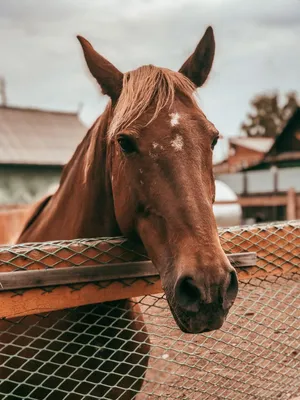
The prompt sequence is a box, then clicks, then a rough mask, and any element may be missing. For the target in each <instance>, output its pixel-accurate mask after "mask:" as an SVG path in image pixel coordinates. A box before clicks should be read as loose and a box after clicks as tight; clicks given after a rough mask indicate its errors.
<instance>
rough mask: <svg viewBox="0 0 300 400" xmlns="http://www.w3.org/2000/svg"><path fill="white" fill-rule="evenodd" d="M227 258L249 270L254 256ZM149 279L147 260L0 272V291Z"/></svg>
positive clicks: (154, 273)
mask: <svg viewBox="0 0 300 400" xmlns="http://www.w3.org/2000/svg"><path fill="white" fill-rule="evenodd" d="M228 258H229V260H230V262H231V263H232V264H233V265H234V266H235V267H250V266H253V265H255V264H256V254H255V253H240V254H231V255H229V256H228ZM150 276H157V279H159V277H158V273H157V270H156V268H155V267H154V265H153V264H152V262H151V261H140V262H131V263H120V264H104V265H96V266H85V267H68V268H49V269H44V270H30V271H17V272H2V273H0V292H3V291H7V290H18V289H28V288H41V287H47V286H58V285H70V284H77V283H88V282H105V281H113V280H121V279H130V278H134V279H140V278H143V277H150Z"/></svg>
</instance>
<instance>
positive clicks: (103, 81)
mask: <svg viewBox="0 0 300 400" xmlns="http://www.w3.org/2000/svg"><path fill="white" fill-rule="evenodd" d="M77 39H78V40H79V42H80V44H81V46H82V49H83V53H84V57H85V60H86V63H87V66H88V67H89V70H90V72H91V74H92V75H93V77H94V78H95V79H96V80H97V82H98V83H99V85H100V86H101V89H102V92H103V93H104V94H107V95H108V96H109V97H110V98H111V99H112V100H113V101H116V100H117V99H118V98H119V96H120V94H121V91H122V85H123V74H122V72H120V71H119V70H118V69H117V68H116V67H115V66H114V65H112V64H111V63H110V62H109V61H107V60H106V59H105V58H104V57H102V56H101V55H100V54H99V53H97V52H96V50H95V49H94V48H93V46H92V45H91V44H90V42H88V41H87V40H86V39H85V38H83V37H82V36H77Z"/></svg>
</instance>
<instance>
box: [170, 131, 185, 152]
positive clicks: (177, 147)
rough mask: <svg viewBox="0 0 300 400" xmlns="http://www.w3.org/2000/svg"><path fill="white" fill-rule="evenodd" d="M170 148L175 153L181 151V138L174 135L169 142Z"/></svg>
mask: <svg viewBox="0 0 300 400" xmlns="http://www.w3.org/2000/svg"><path fill="white" fill-rule="evenodd" d="M171 146H172V147H174V149H175V150H176V151H181V150H182V149H183V137H182V136H181V135H176V137H175V139H173V140H171Z"/></svg>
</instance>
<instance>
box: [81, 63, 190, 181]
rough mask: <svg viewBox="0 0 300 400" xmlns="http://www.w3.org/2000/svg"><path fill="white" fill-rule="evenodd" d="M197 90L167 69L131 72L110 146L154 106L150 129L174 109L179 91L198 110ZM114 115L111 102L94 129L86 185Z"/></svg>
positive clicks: (149, 67) (111, 128) (109, 135)
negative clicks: (102, 135)
mask: <svg viewBox="0 0 300 400" xmlns="http://www.w3.org/2000/svg"><path fill="white" fill-rule="evenodd" d="M195 89H196V87H195V86H194V84H193V83H192V82H191V81H190V80H189V79H188V78H186V77H185V76H184V75H182V74H181V73H179V72H174V71H171V70H169V69H166V68H158V67H155V66H153V65H146V66H143V67H140V68H138V69H136V70H134V71H130V72H127V73H126V74H124V78H123V88H122V92H121V95H120V97H119V99H118V103H117V105H116V107H115V109H114V111H113V116H112V120H111V123H110V125H109V128H108V132H107V140H108V142H109V141H111V140H112V139H113V138H114V136H115V135H116V133H118V132H120V131H122V130H124V129H126V128H128V127H129V126H130V125H132V124H133V122H134V121H136V120H137V119H138V118H139V117H140V116H141V115H142V114H143V113H144V112H145V111H146V110H147V109H148V108H149V106H150V105H154V112H153V115H152V117H151V118H150V120H149V121H148V123H147V124H146V125H148V124H149V123H150V122H151V121H153V120H154V119H155V118H157V116H158V114H159V112H160V111H161V110H162V109H163V108H164V107H166V106H169V107H171V106H172V104H173V103H174V98H175V92H176V91H178V92H180V93H182V94H184V95H186V96H188V97H190V98H191V100H192V102H193V103H194V104H195V106H197V103H196V100H195V99H194V97H193V93H194V92H195ZM111 111H112V108H111V102H109V103H108V105H107V107H106V109H105V111H104V113H103V114H102V116H101V117H100V118H99V119H98V120H97V121H96V122H95V124H94V126H93V127H92V128H91V135H90V143H89V146H88V149H87V152H86V155H85V166H84V182H85V183H86V182H87V177H88V173H89V170H90V168H91V165H92V163H93V161H94V155H95V151H96V142H97V138H98V135H99V130H101V125H102V124H103V126H105V125H106V123H107V122H108V116H109V115H111ZM103 118H104V120H103Z"/></svg>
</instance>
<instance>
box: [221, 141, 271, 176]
mask: <svg viewBox="0 0 300 400" xmlns="http://www.w3.org/2000/svg"><path fill="white" fill-rule="evenodd" d="M273 143H274V139H273V138H264V137H258V138H257V137H233V138H230V139H229V141H228V146H229V150H228V157H227V158H226V159H225V160H223V161H222V162H220V163H218V164H215V165H214V172H215V173H218V174H219V173H233V172H237V171H240V170H241V169H244V168H247V167H250V166H251V165H255V164H257V163H258V162H259V161H261V160H262V159H263V158H264V156H265V154H266V153H267V152H268V151H269V150H270V148H271V147H272V145H273Z"/></svg>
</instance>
